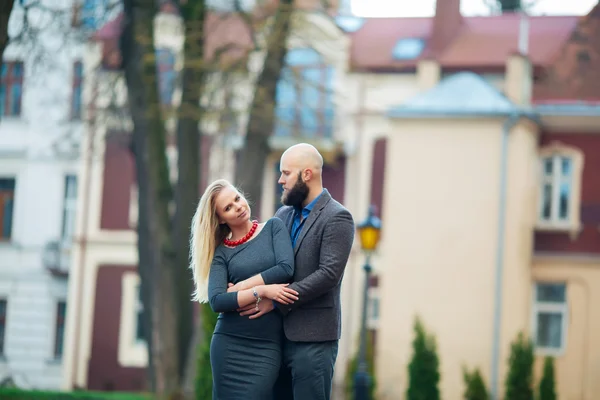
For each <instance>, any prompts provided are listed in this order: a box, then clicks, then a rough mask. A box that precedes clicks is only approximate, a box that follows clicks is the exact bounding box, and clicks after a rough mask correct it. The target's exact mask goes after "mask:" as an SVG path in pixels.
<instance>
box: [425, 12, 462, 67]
mask: <svg viewBox="0 0 600 400" xmlns="http://www.w3.org/2000/svg"><path fill="white" fill-rule="evenodd" d="M462 22H463V18H462V15H461V14H460V0H437V1H436V4H435V16H434V17H433V26H432V27H431V35H430V37H429V43H428V45H427V53H428V56H433V57H435V56H436V55H438V54H439V53H440V52H441V51H443V50H444V49H445V48H446V46H448V44H449V43H450V42H451V41H452V40H453V39H454V38H455V36H456V35H457V34H458V32H459V30H460V27H461V25H462Z"/></svg>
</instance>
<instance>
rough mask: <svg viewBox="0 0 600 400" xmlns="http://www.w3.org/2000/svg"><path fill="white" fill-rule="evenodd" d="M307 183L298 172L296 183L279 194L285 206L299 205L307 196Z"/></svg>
mask: <svg viewBox="0 0 600 400" xmlns="http://www.w3.org/2000/svg"><path fill="white" fill-rule="evenodd" d="M308 192H309V190H308V185H307V184H306V182H304V181H303V180H302V177H301V173H298V180H297V181H296V184H295V185H294V186H293V187H292V188H291V189H290V190H289V191H288V192H287V195H286V193H285V192H284V193H283V195H282V196H281V202H282V203H283V204H284V205H286V206H293V207H301V206H302V203H303V202H304V200H306V198H307V197H308Z"/></svg>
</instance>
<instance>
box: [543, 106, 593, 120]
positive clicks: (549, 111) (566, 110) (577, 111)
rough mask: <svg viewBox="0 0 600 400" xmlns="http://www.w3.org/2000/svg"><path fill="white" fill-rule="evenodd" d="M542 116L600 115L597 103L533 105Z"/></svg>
mask: <svg viewBox="0 0 600 400" xmlns="http://www.w3.org/2000/svg"><path fill="white" fill-rule="evenodd" d="M535 111H536V113H537V114H538V115H540V116H542V117H600V103H598V104H544V105H538V106H536V107H535Z"/></svg>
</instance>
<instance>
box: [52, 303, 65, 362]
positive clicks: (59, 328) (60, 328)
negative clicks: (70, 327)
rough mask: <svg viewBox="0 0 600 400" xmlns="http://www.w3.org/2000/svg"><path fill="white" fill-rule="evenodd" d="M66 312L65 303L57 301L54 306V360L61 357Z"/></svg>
mask: <svg viewBox="0 0 600 400" xmlns="http://www.w3.org/2000/svg"><path fill="white" fill-rule="evenodd" d="M66 311H67V303H66V302H65V301H59V302H58V303H57V304H56V322H55V330H54V358H62V355H63V341H64V337H65V314H66Z"/></svg>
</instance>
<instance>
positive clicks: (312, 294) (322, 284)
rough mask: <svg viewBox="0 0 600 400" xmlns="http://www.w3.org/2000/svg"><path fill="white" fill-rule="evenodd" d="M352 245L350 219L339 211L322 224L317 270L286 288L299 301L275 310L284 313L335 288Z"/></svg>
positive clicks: (343, 212) (352, 237) (346, 214)
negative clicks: (288, 288) (289, 289)
mask: <svg viewBox="0 0 600 400" xmlns="http://www.w3.org/2000/svg"><path fill="white" fill-rule="evenodd" d="M353 242H354V220H353V219H352V215H351V214H350V212H349V211H348V210H345V209H343V210H342V211H340V212H339V213H337V214H335V215H334V216H333V217H331V219H330V220H329V221H327V224H325V229H324V232H323V239H322V241H321V251H320V258H319V266H318V268H317V269H316V270H315V271H314V272H313V273H312V274H310V275H308V276H307V277H306V278H304V279H302V280H300V281H297V282H293V283H292V284H290V286H289V287H290V288H292V289H294V290H296V291H297V292H298V293H299V295H298V297H299V299H298V300H297V301H295V302H294V304H291V305H283V304H279V303H278V304H277V308H278V309H279V310H280V311H281V312H282V313H283V314H287V313H288V312H290V311H291V310H292V309H294V308H296V307H298V306H301V305H303V304H306V303H308V302H310V301H312V300H314V299H316V298H317V297H319V296H321V295H323V294H325V293H327V292H328V291H330V290H331V289H333V288H334V287H335V286H337V285H338V284H339V283H340V281H341V280H342V277H343V275H344V270H345V268H346V263H347V262H348V258H349V257H350V250H351V249H352V244H353Z"/></svg>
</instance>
